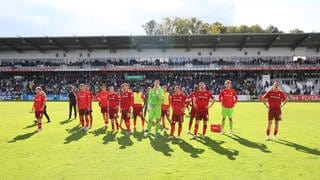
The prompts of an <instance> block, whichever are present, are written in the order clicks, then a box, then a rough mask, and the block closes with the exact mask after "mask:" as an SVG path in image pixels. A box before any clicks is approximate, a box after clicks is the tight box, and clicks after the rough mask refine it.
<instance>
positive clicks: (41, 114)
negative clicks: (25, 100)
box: [34, 111, 43, 119]
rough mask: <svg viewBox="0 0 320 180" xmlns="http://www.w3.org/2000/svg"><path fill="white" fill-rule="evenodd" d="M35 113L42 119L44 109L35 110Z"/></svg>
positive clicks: (37, 117)
mask: <svg viewBox="0 0 320 180" xmlns="http://www.w3.org/2000/svg"><path fill="white" fill-rule="evenodd" d="M34 115H35V117H36V119H42V116H43V111H35V112H34Z"/></svg>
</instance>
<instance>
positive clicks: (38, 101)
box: [33, 93, 46, 112]
mask: <svg viewBox="0 0 320 180" xmlns="http://www.w3.org/2000/svg"><path fill="white" fill-rule="evenodd" d="M33 101H34V109H35V111H36V112H37V111H42V110H43V109H42V107H43V105H44V104H45V102H46V96H45V95H44V94H41V93H40V94H37V95H35V96H34V100H33Z"/></svg>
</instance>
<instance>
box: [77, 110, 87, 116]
mask: <svg viewBox="0 0 320 180" xmlns="http://www.w3.org/2000/svg"><path fill="white" fill-rule="evenodd" d="M87 114H88V109H79V115H80V116H84V115H87Z"/></svg>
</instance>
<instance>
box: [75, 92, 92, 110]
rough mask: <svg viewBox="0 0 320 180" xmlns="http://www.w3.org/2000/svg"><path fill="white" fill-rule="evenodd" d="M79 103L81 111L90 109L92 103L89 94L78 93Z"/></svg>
mask: <svg viewBox="0 0 320 180" xmlns="http://www.w3.org/2000/svg"><path fill="white" fill-rule="evenodd" d="M77 103H78V108H79V109H88V108H89V103H90V97H89V93H88V92H85V91H80V92H78V94H77Z"/></svg>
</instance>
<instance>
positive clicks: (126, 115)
mask: <svg viewBox="0 0 320 180" xmlns="http://www.w3.org/2000/svg"><path fill="white" fill-rule="evenodd" d="M121 119H124V120H126V119H130V111H129V110H122V113H121Z"/></svg>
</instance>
